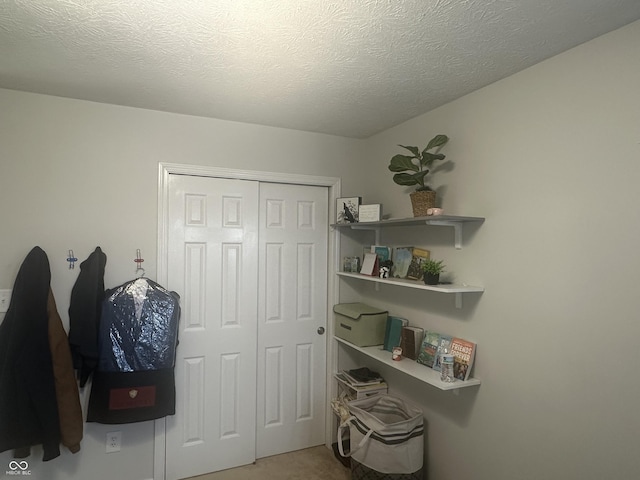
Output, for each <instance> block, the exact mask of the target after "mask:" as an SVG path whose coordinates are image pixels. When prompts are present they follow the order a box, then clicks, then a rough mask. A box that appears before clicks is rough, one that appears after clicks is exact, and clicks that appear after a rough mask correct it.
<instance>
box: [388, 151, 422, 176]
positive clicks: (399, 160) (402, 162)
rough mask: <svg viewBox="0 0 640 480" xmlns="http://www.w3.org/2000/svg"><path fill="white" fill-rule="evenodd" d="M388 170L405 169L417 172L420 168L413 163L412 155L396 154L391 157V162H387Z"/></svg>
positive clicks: (400, 170) (399, 170) (398, 170)
mask: <svg viewBox="0 0 640 480" xmlns="http://www.w3.org/2000/svg"><path fill="white" fill-rule="evenodd" d="M389 170H391V171H392V172H404V171H405V170H411V171H413V172H417V171H419V170H420V169H419V168H418V166H417V165H416V164H415V163H413V157H408V156H406V155H399V154H398V155H395V156H394V157H393V158H392V159H391V163H389Z"/></svg>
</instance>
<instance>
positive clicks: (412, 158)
mask: <svg viewBox="0 0 640 480" xmlns="http://www.w3.org/2000/svg"><path fill="white" fill-rule="evenodd" d="M448 141H449V137H447V136H446V135H436V136H435V137H433V138H432V139H431V140H430V141H429V143H428V144H427V146H426V148H425V149H424V150H422V151H420V149H419V148H418V147H409V146H406V145H398V146H399V147H402V148H405V149H407V150H409V151H410V152H411V153H412V154H413V155H402V154H398V155H394V156H393V158H392V159H391V162H390V163H389V170H391V171H392V172H404V173H396V174H395V175H394V176H393V181H394V182H396V183H397V184H398V185H403V186H408V187H410V186H413V185H417V187H416V191H421V190H431V188H430V187H429V186H428V185H426V184H425V177H426V176H427V174H428V173H429V171H430V170H431V165H433V162H435V161H436V160H444V158H445V155H443V154H442V153H438V152H439V151H440V148H442V147H443V146H444V145H445V144H446V143H447V142H448ZM429 150H435V152H430V151H429ZM408 172H413V173H408Z"/></svg>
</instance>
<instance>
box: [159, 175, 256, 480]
mask: <svg viewBox="0 0 640 480" xmlns="http://www.w3.org/2000/svg"><path fill="white" fill-rule="evenodd" d="M257 206H258V183H257V182H251V181H243V180H229V179H218V178H204V177H191V176H180V175H171V176H170V180H169V211H168V217H169V218H168V224H169V229H170V233H169V242H168V249H169V265H168V285H167V286H168V288H169V289H171V290H174V291H176V292H177V293H178V294H179V295H180V296H181V299H182V300H181V305H182V318H181V322H180V336H179V341H180V343H179V345H178V350H177V360H176V369H175V372H176V394H177V407H176V415H174V416H171V417H167V433H166V436H167V442H166V445H167V451H166V476H167V478H168V479H177V478H184V477H189V476H195V475H200V474H204V473H208V472H212V471H217V470H222V469H226V468H231V467H235V466H239V465H245V464H248V463H252V462H253V461H254V460H255V418H256V414H255V412H256V408H255V405H256V342H257V337H256V335H257V332H256V321H257V319H256V313H257V297H256V291H257V287H258V285H257V273H258V244H257V240H258V232H257V225H258V214H257V210H258V208H257Z"/></svg>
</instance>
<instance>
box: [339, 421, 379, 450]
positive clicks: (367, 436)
mask: <svg viewBox="0 0 640 480" xmlns="http://www.w3.org/2000/svg"><path fill="white" fill-rule="evenodd" d="M355 419H356V417H354V416H353V415H352V416H350V417H349V418H347V419H346V420H345V421H344V422H342V423H341V424H340V427H338V451H339V452H340V455H341V456H343V457H350V456H351V455H353V454H354V453H356V452H357V451H358V450H360V449H361V448H362V447H363V446H364V444H365V443H367V440H369V437H370V436H371V434H372V433H373V430H372V429H369V431H368V432H367V434H366V435H365V436H364V437H362V440H360V443H359V444H358V445H357V446H356V447H354V446H353V445H352V446H351V448H350V449H349V451H348V452H347V453H346V454H345V453H344V447H343V446H342V432H343V430H345V429H346V428H348V427H349V424H350V423H351V421H352V420H355Z"/></svg>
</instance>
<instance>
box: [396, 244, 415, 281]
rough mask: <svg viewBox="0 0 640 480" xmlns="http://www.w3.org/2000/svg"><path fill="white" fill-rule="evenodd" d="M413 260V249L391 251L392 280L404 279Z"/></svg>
mask: <svg viewBox="0 0 640 480" xmlns="http://www.w3.org/2000/svg"><path fill="white" fill-rule="evenodd" d="M412 258H413V247H396V248H394V249H393V275H392V277H393V278H406V277H407V272H408V271H409V265H411V259H412Z"/></svg>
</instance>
